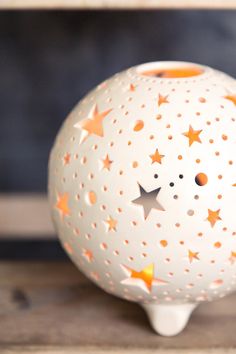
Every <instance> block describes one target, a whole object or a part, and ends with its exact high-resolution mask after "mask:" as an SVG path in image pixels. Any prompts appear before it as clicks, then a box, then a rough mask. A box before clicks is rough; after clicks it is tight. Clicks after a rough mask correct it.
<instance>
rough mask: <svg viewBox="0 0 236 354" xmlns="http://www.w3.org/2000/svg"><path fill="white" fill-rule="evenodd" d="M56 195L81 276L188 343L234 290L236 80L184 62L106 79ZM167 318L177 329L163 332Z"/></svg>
mask: <svg viewBox="0 0 236 354" xmlns="http://www.w3.org/2000/svg"><path fill="white" fill-rule="evenodd" d="M49 194H50V205H51V209H52V215H53V220H54V223H55V225H56V229H57V232H58V235H59V237H60V239H61V242H62V244H63V246H64V248H65V250H66V251H67V253H68V254H69V255H70V257H71V258H72V260H73V261H74V263H75V264H76V265H77V266H78V267H79V269H80V270H81V271H82V272H83V273H84V274H85V275H86V276H87V277H89V278H90V279H91V280H92V281H94V282H95V283H96V284H97V285H98V286H100V287H101V288H103V289H104V290H106V291H107V292H109V293H112V294H114V295H117V296H119V297H121V298H125V299H128V300H131V301H136V302H139V303H140V304H142V305H143V306H144V308H145V309H146V310H147V311H148V313H149V315H150V317H151V321H152V322H153V325H154V327H155V329H156V330H157V331H159V332H160V333H162V334H167V335H168V334H170V335H171V334H175V333H177V332H179V331H180V330H181V329H182V327H183V326H184V324H185V322H186V321H187V317H188V316H189V314H190V312H191V311H192V309H193V308H194V307H195V305H196V304H197V303H199V302H202V301H210V300H213V299H215V298H219V297H223V296H225V295H226V294H228V293H230V292H231V291H233V290H234V289H235V288H236V217H235V204H236V82H235V80H234V79H233V78H231V77H229V76H227V75H226V74H223V73H222V72H219V71H216V70H213V69H211V68H209V67H205V66H201V65H197V64H193V63H183V62H154V63H147V64H143V65H140V66H136V67H133V68H131V69H128V70H126V71H123V72H121V73H119V74H116V75H115V76H113V77H112V78H110V79H108V80H106V81H105V82H103V83H102V84H100V85H99V86H97V87H96V88H95V89H94V90H92V91H91V92H90V93H89V94H88V95H87V96H86V97H85V98H83V99H82V100H81V101H80V102H79V103H78V105H77V106H76V107H75V109H74V110H73V111H72V113H71V114H70V115H69V117H68V118H67V120H66V121H65V123H64V124H63V126H62V128H61V130H60V132H59V134H58V136H57V139H56V142H55V145H54V147H53V149H52V153H51V157H50V166H49ZM173 305H175V306H173ZM168 309H172V310H173V311H172V310H171V311H172V312H173V313H174V315H173V317H174V318H176V317H178V316H177V315H176V313H177V312H178V309H180V312H181V313H182V314H181V316H182V317H181V316H180V317H181V318H182V319H179V318H178V319H177V320H176V323H177V325H176V326H175V325H174V327H175V328H170V327H171V326H172V324H170V323H169V322H168V323H166V324H164V325H163V323H162V324H160V322H161V321H160V319H161V320H162V321H163V316H164V315H165V314H166V313H167V312H168V311H169V310H168ZM175 309H177V310H175ZM162 310H163V311H162ZM162 312H163V313H164V315H162ZM183 313H184V315H183ZM164 317H166V316H164ZM169 318H170V317H169ZM181 321H182V322H181ZM180 322H181V323H180ZM173 323H174V321H173ZM177 327H178V328H177Z"/></svg>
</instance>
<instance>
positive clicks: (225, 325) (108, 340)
mask: <svg viewBox="0 0 236 354" xmlns="http://www.w3.org/2000/svg"><path fill="white" fill-rule="evenodd" d="M0 294H1V296H0V353H1V354H2V353H4V354H6V353H40V354H41V353H44V354H45V353H46V354H49V353H54V354H61V353H68V354H74V353H107V352H109V353H116V354H121V353H142V354H145V353H153V352H155V353H159V354H160V353H168V354H174V353H179V354H180V353H181V354H187V353H188V354H190V353H192V354H202V353H211V354H213V353H216V354H218V353H222V354H223V353H226V354H227V353H230V354H231V353H236V336H235V333H236V306H235V303H236V295H231V296H229V297H227V298H225V299H221V300H220V301H216V302H213V303H210V304H202V305H201V306H199V307H198V309H197V310H196V311H195V312H194V314H193V316H192V318H191V320H190V323H189V325H188V327H187V329H186V330H185V331H184V332H183V333H181V334H180V335H178V336H176V337H173V338H163V337H160V336H158V335H156V334H155V333H154V332H153V331H152V329H151V327H150V325H149V323H148V319H147V317H146V315H145V313H144V311H143V310H142V309H141V307H139V306H138V305H137V304H134V303H130V302H127V301H123V300H120V299H118V298H115V297H113V296H111V295H108V294H106V293H105V292H103V291H102V290H100V289H99V288H97V287H96V286H95V285H93V284H92V283H91V282H90V281H88V280H87V279H86V278H85V277H84V276H83V275H81V273H80V272H79V271H78V270H77V269H76V268H75V267H74V266H73V265H72V264H71V263H70V262H44V263H40V262H30V263H27V262H15V263H11V262H1V263H0Z"/></svg>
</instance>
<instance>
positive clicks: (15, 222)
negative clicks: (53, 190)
mask: <svg viewBox="0 0 236 354" xmlns="http://www.w3.org/2000/svg"><path fill="white" fill-rule="evenodd" d="M0 1H1V0H0ZM32 237H34V238H44V239H48V238H49V239H52V238H54V237H55V231H54V228H53V225H52V221H51V217H50V212H49V207H48V201H47V197H46V195H43V194H10V195H9V194H0V239H4V238H6V239H9V238H14V239H15V238H24V239H27V238H32Z"/></svg>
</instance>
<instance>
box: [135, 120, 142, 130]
mask: <svg viewBox="0 0 236 354" xmlns="http://www.w3.org/2000/svg"><path fill="white" fill-rule="evenodd" d="M143 127H144V123H143V121H142V120H137V121H136V122H135V125H134V131H135V132H139V131H140V130H142V129H143Z"/></svg>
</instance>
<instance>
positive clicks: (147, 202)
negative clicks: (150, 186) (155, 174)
mask: <svg viewBox="0 0 236 354" xmlns="http://www.w3.org/2000/svg"><path fill="white" fill-rule="evenodd" d="M139 190H140V194H141V195H140V197H138V198H136V199H134V200H132V203H134V204H139V205H142V207H143V212H144V219H145V220H146V219H147V217H148V215H149V213H150V211H151V210H152V209H156V210H162V211H164V210H165V209H164V208H163V206H162V205H161V204H160V203H159V202H158V201H157V199H156V198H157V196H158V194H159V192H160V190H161V187H159V188H157V189H154V190H153V191H151V192H146V191H145V190H144V189H143V187H141V186H140V185H139Z"/></svg>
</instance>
